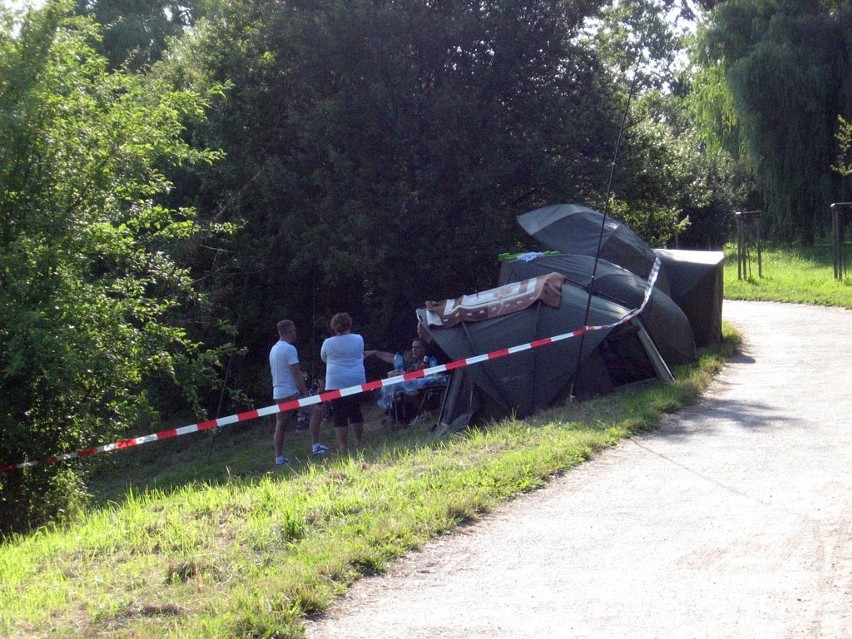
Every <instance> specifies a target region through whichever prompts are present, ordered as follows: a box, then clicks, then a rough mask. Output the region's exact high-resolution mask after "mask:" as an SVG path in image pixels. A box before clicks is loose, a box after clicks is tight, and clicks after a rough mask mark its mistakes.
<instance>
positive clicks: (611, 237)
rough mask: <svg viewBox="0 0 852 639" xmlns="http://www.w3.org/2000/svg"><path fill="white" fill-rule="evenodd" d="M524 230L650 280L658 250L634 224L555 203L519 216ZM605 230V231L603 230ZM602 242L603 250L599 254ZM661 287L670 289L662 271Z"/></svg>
mask: <svg viewBox="0 0 852 639" xmlns="http://www.w3.org/2000/svg"><path fill="white" fill-rule="evenodd" d="M518 223H519V224H520V225H521V226H522V227H523V229H524V230H525V231H526V232H527V233H529V234H530V235H532V236H533V237H534V238H536V239H537V240H539V241H540V242H542V243H543V244H545V245H546V246H548V247H550V248H552V249H555V250H557V251H559V252H560V253H566V254H569V255H588V256H592V257H595V256H597V257H600V258H602V259H605V260H607V261H608V262H612V263H613V264H617V265H618V266H621V267H623V268H626V269H627V270H628V271H630V272H632V273H635V274H636V275H638V276H639V277H641V278H642V279H647V277H648V275H649V274H650V273H651V269H652V268H653V266H654V261H655V259H656V255H655V254H654V251H652V250H651V248H650V247H649V246H648V245H647V244H646V243H645V242H644V241H643V240H642V238H640V237H639V236H638V235H636V233H634V232H633V231H632V230H631V229H630V227H628V226H627V225H625V224H623V223H621V222H619V221H618V220H616V219H614V218H612V217H609V216H608V217H607V218H606V222H605V223H604V216H603V214H602V213H599V212H598V211H595V210H594V209H590V208H588V207H585V206H580V205H579V204H555V205H553V206H546V207H543V208H540V209H536V210H534V211H530V212H529V213H524V214H523V215H520V216H518ZM602 229H603V233H601V230H602ZM598 245H600V253H598ZM657 286H658V287H659V289H660V290H661V291H663V292H664V293H667V294H668V292H669V281H668V276H667V274H666V273H665V271H664V270H661V271H660V275H659V277H658V278H657Z"/></svg>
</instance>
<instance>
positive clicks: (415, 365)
mask: <svg viewBox="0 0 852 639" xmlns="http://www.w3.org/2000/svg"><path fill="white" fill-rule="evenodd" d="M426 347H427V345H426V342H425V341H424V340H422V339H420V338H419V337H417V338H415V339H414V340H412V342H411V350H410V351H407V352H406V353H405V354H404V355H403V356H402V367H401V368H399V367H396V365H397V364H398V362H395V361H394V360H395V359H396V358H397V355H398V353H389V352H387V351H366V352H365V353H364V355H365V356H369V355H373V356H374V357H377V358H378V359H380V360H382V361H383V362H386V363H388V364H391V365H392V366H395V368H394V369H393V370H391V371H390V372H389V373H388V377H392V376H396V375H402V374H404V373H410V372H413V371H417V370H422V369H425V368H431V367H433V366H437V365H438V360H437V359H436V358H435V357H433V356H429V355H427V354H426ZM444 383H446V377H445V376H444V375H442V374H440V373H439V374H436V375H429V376H427V377H420V378H417V379H408V380H405V381H403V382H400V383H399V384H394V385H393V386H384V387H382V396H381V397H380V398H379V400H378V404H379V407H380V408H381V409H382V410H383V411H385V412H386V413H388V415H389V416H392V417H399V418H400V419H405V420H407V419H409V418H410V417H413V416H414V414H416V412H417V409H418V407H419V398H418V395H419V392H420V391H421V390H422V389H423V388H425V387H427V386H429V385H430V384H444Z"/></svg>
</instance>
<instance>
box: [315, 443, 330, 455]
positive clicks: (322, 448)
mask: <svg viewBox="0 0 852 639" xmlns="http://www.w3.org/2000/svg"><path fill="white" fill-rule="evenodd" d="M327 452H328V446H326V445H325V444H314V446H313V448H312V449H311V456H312V457H319V456H320V455H325V454H326V453H327Z"/></svg>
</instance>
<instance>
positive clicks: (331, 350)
mask: <svg viewBox="0 0 852 639" xmlns="http://www.w3.org/2000/svg"><path fill="white" fill-rule="evenodd" d="M331 330H332V331H334V336H333V337H329V338H328V339H326V340H325V341H324V342H323V343H322V348H321V349H320V357H321V358H322V361H324V362H325V364H326V369H325V390H326V391H330V390H336V389H339V388H347V387H349V386H358V385H360V384H363V383H365V382H366V381H367V375H366V373H365V372H364V338H363V337H361V336H360V335H358V334H357V333H352V318H351V317H350V316H349V313H337V314H336V315H335V316H334V317H332V318H331ZM331 414H332V416H333V418H334V430H335V432H336V433H337V444H338V447H339V449H340V452H341V453H345V452H346V451H347V450H348V449H349V426H350V425H351V426H352V434H353V435H354V436H355V447H356V448H361V446H362V441H361V440H362V437H363V435H364V417H363V416H362V415H361V395H360V393H359V394H356V395H348V396H346V397H339V398H337V399H333V400H331Z"/></svg>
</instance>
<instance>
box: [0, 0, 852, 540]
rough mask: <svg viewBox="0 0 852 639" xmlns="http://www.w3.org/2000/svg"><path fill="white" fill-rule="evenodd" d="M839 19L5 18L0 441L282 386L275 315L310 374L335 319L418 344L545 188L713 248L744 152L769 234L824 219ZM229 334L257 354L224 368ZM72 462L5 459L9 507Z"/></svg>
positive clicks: (323, 4) (402, 1)
mask: <svg viewBox="0 0 852 639" xmlns="http://www.w3.org/2000/svg"><path fill="white" fill-rule="evenodd" d="M672 11H679V12H680V15H681V16H686V17H689V18H696V17H700V16H704V15H707V16H708V19H707V20H708V21H707V23H706V26H707V28H706V30H705V33H704V34H703V36H702V38H701V40H700V41H699V42H700V45H701V46H700V49H699V51H700V53H702V54H703V57H702V58H701V60H702V61H703V65H704V66H703V67H702V68H700V69H699V71H700V73H699V74H698V79H697V81H696V80H695V78H694V77H693V75H694V74H692V73H691V70H690V69H685V70H680V71H679V70H678V67H677V65H676V64H675V54H676V53H677V52H678V50H679V49H680V48H681V47H682V44H681V42H680V40H679V39H678V38H679V37H680V36H679V34H678V32H677V30H676V28H675V27H674V25H673V22H672V16H673V15H674V14H673V13H671V12H672ZM705 12H708V13H706V14H705ZM848 16H849V3H848V1H845V0H836V1H834V2H828V1H827V0H826V1H824V2H817V1H816V0H813V1H809V2H807V3H804V4H802V3H791V2H784V1H782V0H760V1H758V0H727V1H726V2H715V0H681V1H678V0H619V1H613V0H557V1H545V0H480V1H479V2H470V1H468V0H284V1H281V0H186V1H180V2H175V1H173V0H156V1H149V2H144V1H140V0H48V3H47V7H46V9H44V10H42V11H34V12H32V13H30V14H29V17H28V18H27V19H26V20H25V21H24V22H23V23H22V24H20V25H18V26H14V25H13V24H12V22H11V21H9V20H7V19H6V18H5V15H4V23H3V32H2V35H0V129H2V137H0V179H1V180H2V184H0V242H2V244H0V246H1V247H2V249H0V250H2V253H0V358H2V359H0V391H2V396H0V419H3V423H2V432H0V463H11V462H17V461H20V460H22V459H28V458H33V457H38V456H39V455H40V454H52V453H61V452H67V451H71V450H74V449H77V448H78V447H80V446H81V445H88V444H91V443H94V442H102V441H104V440H105V439H109V438H112V437H114V436H116V437H117V436H120V435H122V434H124V433H125V432H126V430H127V429H128V427H129V426H130V425H131V424H133V423H135V422H138V421H139V420H140V419H141V416H142V415H143V414H144V413H145V412H146V411H156V410H157V409H160V410H162V411H169V414H171V415H174V414H175V412H176V411H178V410H184V411H187V410H195V411H197V412H200V411H203V410H204V409H207V410H208V411H210V412H213V409H214V408H216V401H218V407H217V408H216V411H217V412H222V411H224V412H234V411H235V410H236V409H238V408H241V407H242V406H243V405H244V404H246V403H252V402H254V403H262V402H266V401H268V400H269V395H268V392H269V390H268V386H269V379H268V370H267V366H266V356H267V352H268V348H269V346H270V345H271V344H272V342H273V341H274V340H275V339H276V335H275V323H276V321H277V320H279V319H281V318H283V317H290V318H292V319H293V320H295V321H296V323H297V324H298V325H299V326H300V328H301V329H302V330H301V331H300V335H301V336H302V341H301V343H298V344H297V346H298V347H299V349H300V354H301V357H302V362H303V365H304V366H305V367H306V368H308V369H309V370H311V372H313V373H314V374H316V375H321V374H322V369H321V368H322V367H321V364H320V362H319V357H318V351H319V343H320V342H321V339H322V338H323V337H324V335H325V332H326V330H327V329H326V326H327V322H328V319H329V317H330V316H331V315H332V314H333V313H334V312H337V311H341V310H346V311H348V312H350V313H351V314H352V315H353V316H354V318H355V321H356V330H358V331H359V332H362V333H364V334H365V336H366V338H367V341H368V345H369V346H371V347H375V348H382V349H394V350H395V349H397V348H401V347H402V345H403V344H404V343H405V342H406V341H408V340H409V339H410V338H411V337H412V335H413V333H414V310H415V309H416V308H418V307H420V306H422V304H423V302H424V301H426V300H427V299H442V298H446V297H454V296H457V295H460V294H463V293H470V292H473V291H476V290H481V289H483V288H489V287H491V286H493V284H494V282H495V280H496V271H497V269H496V266H497V263H496V260H497V256H498V255H499V254H500V253H501V252H506V251H510V252H511V251H520V250H534V249H539V248H541V247H540V245H538V244H537V243H536V242H535V241H534V240H532V239H531V238H529V237H528V236H526V235H525V234H524V233H523V232H522V231H521V229H520V227H519V226H518V225H517V223H516V221H515V217H516V216H517V215H519V214H521V213H524V212H526V211H529V210H531V209H533V208H536V207H538V206H544V205H549V204H555V203H559V202H575V203H581V204H585V205H589V206H591V207H593V208H597V209H599V210H605V211H607V212H608V214H610V215H613V216H615V217H617V218H619V219H621V220H623V221H624V222H626V223H627V224H628V225H630V226H631V228H633V229H634V230H636V231H637V232H638V233H639V234H640V235H642V236H643V237H644V238H645V239H646V240H647V241H648V242H649V243H650V244H652V245H655V246H658V245H665V244H672V243H676V244H678V245H679V246H681V247H689V248H719V247H720V246H721V245H722V243H723V242H724V241H725V240H726V238H727V237H728V232H729V228H728V221H729V219H730V213H731V212H732V210H734V209H735V208H739V207H742V206H747V207H749V208H758V207H761V206H763V205H764V202H760V201H759V200H756V199H755V192H754V190H753V189H752V187H753V182H752V176H751V174H750V173H749V172H748V168H749V167H753V168H754V172H755V174H756V176H757V178H758V179H759V184H760V186H761V187H762V189H763V192H764V193H765V194H766V199H765V204H766V206H767V209H768V210H770V211H771V212H772V214H773V219H774V220H775V226H774V229H775V231H776V233H777V234H779V235H784V234H787V235H790V234H794V233H799V234H801V236H803V237H807V236H808V235H809V234H811V235H812V234H813V232H814V231H815V230H818V228H819V222H818V216H815V215H814V211H815V210H817V209H818V208H819V206H822V205H823V204H822V203H823V200H824V199H825V198H828V197H829V195H831V196H832V197H833V196H835V195H837V194H838V193H842V190H841V185H842V184H843V179H842V178H843V176H842V173H843V170H845V168H846V167H848V154H847V155H844V153H846V151H844V150H843V149H844V147H843V146H842V144H843V143H844V142H843V140H844V139H846V140H847V144H848V126H847V128H841V129H840V130H838V129H837V126H838V117H837V116H838V115H843V114H844V113H846V114H848V112H849V109H848V106H849V94H850V91H852V89H850V83H849V81H848V76H849V75H850V74H849V73H848V69H847V68H846V67H845V66H843V65H845V64H848V56H847V58H842V56H839V55H838V54H837V53H836V51H835V53H834V54H832V53H831V51H833V49H831V47H835V48H837V47H840V49H838V50H842V51H848V37H849V33H850V31H852V30H850V29H848V27H846V26H844V25H847V22H845V21H848ZM752 23H753V25H754V29H751V28H747V25H748V24H752ZM96 25H97V26H96ZM805 36H807V37H805ZM844 47H845V48H844ZM773 56H775V57H773ZM796 65H804V66H803V68H804V69H807V72H806V73H800V72H796V73H793V67H795V66H796ZM844 69H845V71H844ZM844 73H845V75H843V74H844ZM807 74H815V75H814V77H816V78H822V80H821V81H820V84H819V86H815V87H811V88H812V89H813V91H811V89H809V88H808V87H809V86H810V85H809V84H808V82H811V80H810V79H808V78H807V77H804V76H806V75H807ZM758 85H759V86H760V88H761V90H759V91H756V90H754V87H755V86H758ZM220 87H222V90H220ZM697 112H700V113H702V114H703V116H704V119H703V120H702V122H703V128H699V127H698V126H697V125H696V119H695V117H694V115H695V113H697ZM202 116H203V117H202ZM811 116H813V120H814V122H812V121H811V120H810V119H808V118H809V117H811ZM784 118H790V119H791V121H795V122H796V123H797V124H796V128H795V131H794V135H792V136H790V135H789V134H790V131H789V130H788V127H787V126H783V127H779V123H784V122H785V120H784ZM817 120H819V121H818V122H816V121H817ZM847 120H848V118H847ZM815 122H816V123H815ZM839 122H840V123H841V126H843V125H842V123H843V122H845V121H844V120H842V119H841V120H839ZM844 135H845V136H846V138H844V137H843V136H844ZM785 136H787V137H785ZM718 141H721V142H722V144H718V143H716V142H718ZM797 145H798V146H797ZM845 148H846V149H847V150H848V146H847V147H845ZM206 149H218V150H220V151H221V152H217V153H212V152H210V151H207V150H206ZM214 159H215V160H217V161H215V162H213V160H214ZM743 160H750V163H748V162H744V161H743ZM832 165H834V166H835V168H837V169H838V170H836V171H832V170H831V166H832ZM798 170H808V171H810V174H809V175H811V176H812V177H813V179H812V180H810V181H809V182H807V183H803V180H802V178H801V174H800V173H796V171H798ZM827 201H828V200H826V203H827ZM196 212H197V213H196ZM815 220H816V221H815ZM217 230H230V231H233V232H231V233H215V231H217ZM230 341H235V342H236V343H237V344H239V346H240V347H241V348H243V349H244V351H245V355H244V356H243V357H236V356H234V357H233V358H232V359H229V360H228V361H227V362H219V361H217V357H218V355H220V354H221V353H223V352H225V351H226V350H230V349H231V346H230V344H229V342H230ZM217 364H218V366H217ZM380 372H381V371H370V372H369V375H370V376H371V377H373V376H375V375H377V374H380ZM217 374H218V375H219V376H220V377H221V376H224V379H219V380H218V382H216V383H218V384H219V386H217V387H216V388H215V389H213V390H210V389H211V388H212V386H211V384H213V382H214V378H215V377H216V375H217ZM208 382H210V383H208ZM223 386H224V388H223ZM205 388H206V389H207V392H208V393H209V394H205ZM225 391H228V392H225ZM228 398H230V399H231V400H232V401H231V403H227V402H225V400H226V399H228ZM78 479H79V477H78V475H77V468H76V467H75V466H72V465H63V466H62V467H57V466H54V467H53V468H51V467H48V468H44V469H38V470H31V471H27V472H26V473H19V474H14V475H6V476H0V482H5V484H3V485H2V486H0V487H2V488H3V497H2V498H0V500H2V501H0V503H2V507H3V508H6V509H7V511H6V512H9V511H10V510H11V509H13V508H14V509H17V510H16V512H27V513H29V514H28V515H27V516H28V517H30V522H31V523H37V522H38V521H40V520H41V519H44V518H46V517H47V516H48V514H49V513H55V512H57V510H58V509H59V508H60V507H61V506H63V505H67V504H68V503H69V502H68V501H67V500H66V501H65V502H64V503H63V502H62V495H63V494H65V495H68V494H72V492H73V491H71V490H66V491H64V493H63V491H61V490H59V491H57V490H53V488H56V487H57V486H59V485H60V484H61V483H62V481H67V482H69V483H70V485H71V486H72V487H73V486H74V485H75V484H77V483H78ZM37 493H44V495H45V496H48V497H49V496H50V495H54V496H56V495H58V496H60V499H59V501H51V499H48V498H45V499H41V500H37V499H31V497H32V495H34V494H37ZM16 500H17V501H16ZM0 515H3V513H0ZM7 521H12V520H11V519H10V520H7ZM13 524H15V525H17V522H13ZM10 525H12V524H10Z"/></svg>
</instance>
